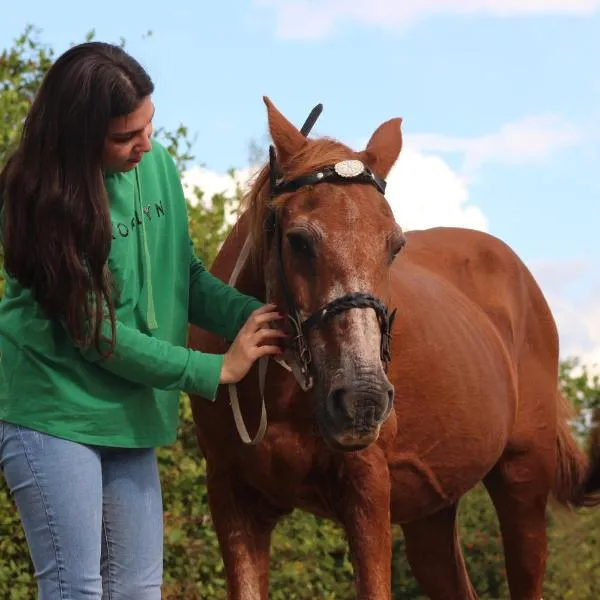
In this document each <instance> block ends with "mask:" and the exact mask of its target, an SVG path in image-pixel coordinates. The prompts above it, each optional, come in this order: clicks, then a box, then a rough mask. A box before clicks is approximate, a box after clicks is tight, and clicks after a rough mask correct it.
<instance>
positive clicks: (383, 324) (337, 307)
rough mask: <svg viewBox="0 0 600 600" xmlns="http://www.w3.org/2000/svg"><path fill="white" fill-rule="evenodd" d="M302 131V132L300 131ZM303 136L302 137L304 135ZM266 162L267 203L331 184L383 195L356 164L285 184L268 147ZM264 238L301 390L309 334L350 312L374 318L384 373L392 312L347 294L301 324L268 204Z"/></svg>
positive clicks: (381, 185) (308, 382)
mask: <svg viewBox="0 0 600 600" xmlns="http://www.w3.org/2000/svg"><path fill="white" fill-rule="evenodd" d="M301 131H303V130H301ZM305 135H306V134H305ZM269 162H270V181H269V186H270V197H271V200H273V199H275V198H276V197H277V196H280V195H282V194H287V193H290V192H295V191H296V190H299V189H301V188H303V187H305V186H312V185H317V184H319V183H334V184H339V185H344V184H356V183H364V184H367V185H372V186H374V187H375V188H376V189H377V190H378V191H379V192H380V193H381V194H382V195H383V194H385V188H386V182H385V181H384V180H383V179H381V178H379V177H378V176H377V175H376V174H375V173H373V172H372V171H371V170H370V169H369V168H368V167H367V166H366V165H364V164H363V163H362V162H361V161H359V160H344V161H341V162H338V163H336V164H335V165H331V166H327V167H324V168H322V169H319V170H318V171H315V172H313V173H309V174H308V175H302V176H300V177H298V178H296V179H293V180H290V181H286V180H285V179H283V178H282V177H280V176H279V173H280V171H279V168H278V166H277V158H276V155H275V148H274V147H273V146H270V147H269ZM265 229H266V232H267V235H268V236H271V237H274V243H275V260H276V263H277V276H278V278H279V284H280V286H281V289H282V291H283V295H284V298H285V303H286V307H287V319H288V321H289V323H290V326H291V329H292V340H291V344H292V349H293V351H294V356H295V360H296V361H297V363H298V365H299V367H300V373H301V376H302V377H303V378H304V385H302V387H303V389H305V390H306V389H310V387H312V376H311V371H310V364H311V360H312V359H311V353H310V348H309V345H308V343H307V341H306V338H307V336H308V333H309V332H310V330H312V329H315V328H317V327H319V326H321V325H322V324H323V323H325V322H327V321H330V320H331V319H333V318H334V317H336V316H337V315H340V314H342V313H343V312H345V311H347V310H350V309H353V308H372V309H373V310H374V311H375V314H376V315H377V321H378V323H379V328H380V330H381V347H380V356H381V361H382V362H383V364H384V368H385V370H386V371H387V366H388V364H389V362H390V361H391V341H392V335H391V331H392V325H393V323H394V318H395V316H396V309H394V310H393V311H390V310H389V309H388V308H387V306H386V305H385V303H384V302H383V301H382V300H381V299H379V298H377V297H376V296H373V295H372V294H368V293H365V292H350V293H348V294H345V295H344V296H341V297H339V298H336V299H334V300H332V301H331V302H329V303H328V304H326V305H325V306H322V307H321V308H319V309H318V310H316V311H315V312H314V313H313V314H312V315H310V316H309V317H308V318H306V319H305V320H302V317H301V315H300V311H299V309H298V305H297V303H296V300H295V298H294V295H293V294H292V293H291V291H290V287H289V285H288V282H287V278H286V276H285V270H284V266H283V255H282V252H283V234H282V230H281V220H280V217H279V212H278V209H277V208H275V207H274V206H273V204H271V206H270V207H269V209H268V214H267V217H266V222H265Z"/></svg>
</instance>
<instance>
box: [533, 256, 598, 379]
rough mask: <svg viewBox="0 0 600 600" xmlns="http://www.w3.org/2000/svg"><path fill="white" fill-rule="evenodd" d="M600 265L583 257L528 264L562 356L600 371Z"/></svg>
mask: <svg viewBox="0 0 600 600" xmlns="http://www.w3.org/2000/svg"><path fill="white" fill-rule="evenodd" d="M599 266H600V265H598V264H595V263H594V262H592V261H584V260H570V261H567V260H564V261H532V262H531V264H529V267H530V269H531V271H532V273H533V275H534V277H535V278H536V280H537V281H538V283H539V285H540V287H541V288H542V291H543V292H544V295H545V296H546V299H547V301H548V304H549V305H550V308H551V310H552V312H553V315H554V318H555V319H556V322H557V326H558V330H559V332H560V354H561V356H562V357H563V358H567V357H570V356H576V357H579V358H580V359H581V361H582V363H583V364H585V365H587V366H588V367H590V368H591V369H592V371H594V372H599V373H600V304H598V300H597V298H598V296H599V295H600V275H599V273H600V268H599Z"/></svg>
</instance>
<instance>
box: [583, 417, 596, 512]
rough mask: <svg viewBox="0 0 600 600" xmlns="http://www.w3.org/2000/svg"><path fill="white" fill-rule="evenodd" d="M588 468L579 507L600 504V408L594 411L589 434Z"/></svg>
mask: <svg viewBox="0 0 600 600" xmlns="http://www.w3.org/2000/svg"><path fill="white" fill-rule="evenodd" d="M589 459H590V463H589V467H588V470H587V473H586V474H585V478H584V480H583V484H582V486H581V493H580V497H581V501H580V504H581V506H597V505H599V504H600V408H596V409H595V410H594V415H593V428H592V431H591V432H590V444H589Z"/></svg>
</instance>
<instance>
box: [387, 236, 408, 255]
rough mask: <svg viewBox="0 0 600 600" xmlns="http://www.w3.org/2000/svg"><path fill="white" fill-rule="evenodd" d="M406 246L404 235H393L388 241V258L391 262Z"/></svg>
mask: <svg viewBox="0 0 600 600" xmlns="http://www.w3.org/2000/svg"><path fill="white" fill-rule="evenodd" d="M404 246H406V238H405V237H404V235H395V236H393V237H392V238H391V239H390V258H391V260H392V261H393V260H394V259H395V258H396V257H397V256H398V254H400V252H402V250H403V249H404Z"/></svg>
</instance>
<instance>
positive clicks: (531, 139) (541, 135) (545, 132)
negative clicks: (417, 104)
mask: <svg viewBox="0 0 600 600" xmlns="http://www.w3.org/2000/svg"><path fill="white" fill-rule="evenodd" d="M584 137H585V133H584V132H583V130H582V129H581V128H579V127H577V126H576V125H574V124H572V123H569V122H567V121H565V120H564V119H563V118H561V117H560V116H558V115H552V114H549V115H532V116H528V117H525V118H523V119H519V120H518V121H514V122H512V123H508V124H506V125H503V126H502V127H501V128H500V129H499V130H498V131H496V132H494V133H490V134H487V135H483V136H480V137H474V138H461V137H450V136H443V135H438V134H417V135H414V136H411V137H410V138H409V139H410V141H411V143H412V144H414V145H415V146H416V147H417V148H419V149H421V150H425V151H431V152H442V153H457V154H460V155H462V156H463V166H462V174H463V176H464V177H466V178H470V177H472V176H473V174H474V173H475V172H476V171H477V170H478V169H479V168H480V167H481V166H483V165H485V164H488V163H496V164H507V165H521V164H531V163H540V162H543V161H545V160H547V159H548V158H550V157H551V156H552V155H553V154H555V153H556V152H559V151H560V150H564V149H566V148H570V147H572V146H574V145H576V144H578V143H579V142H581V141H582V140H583V139H584Z"/></svg>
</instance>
